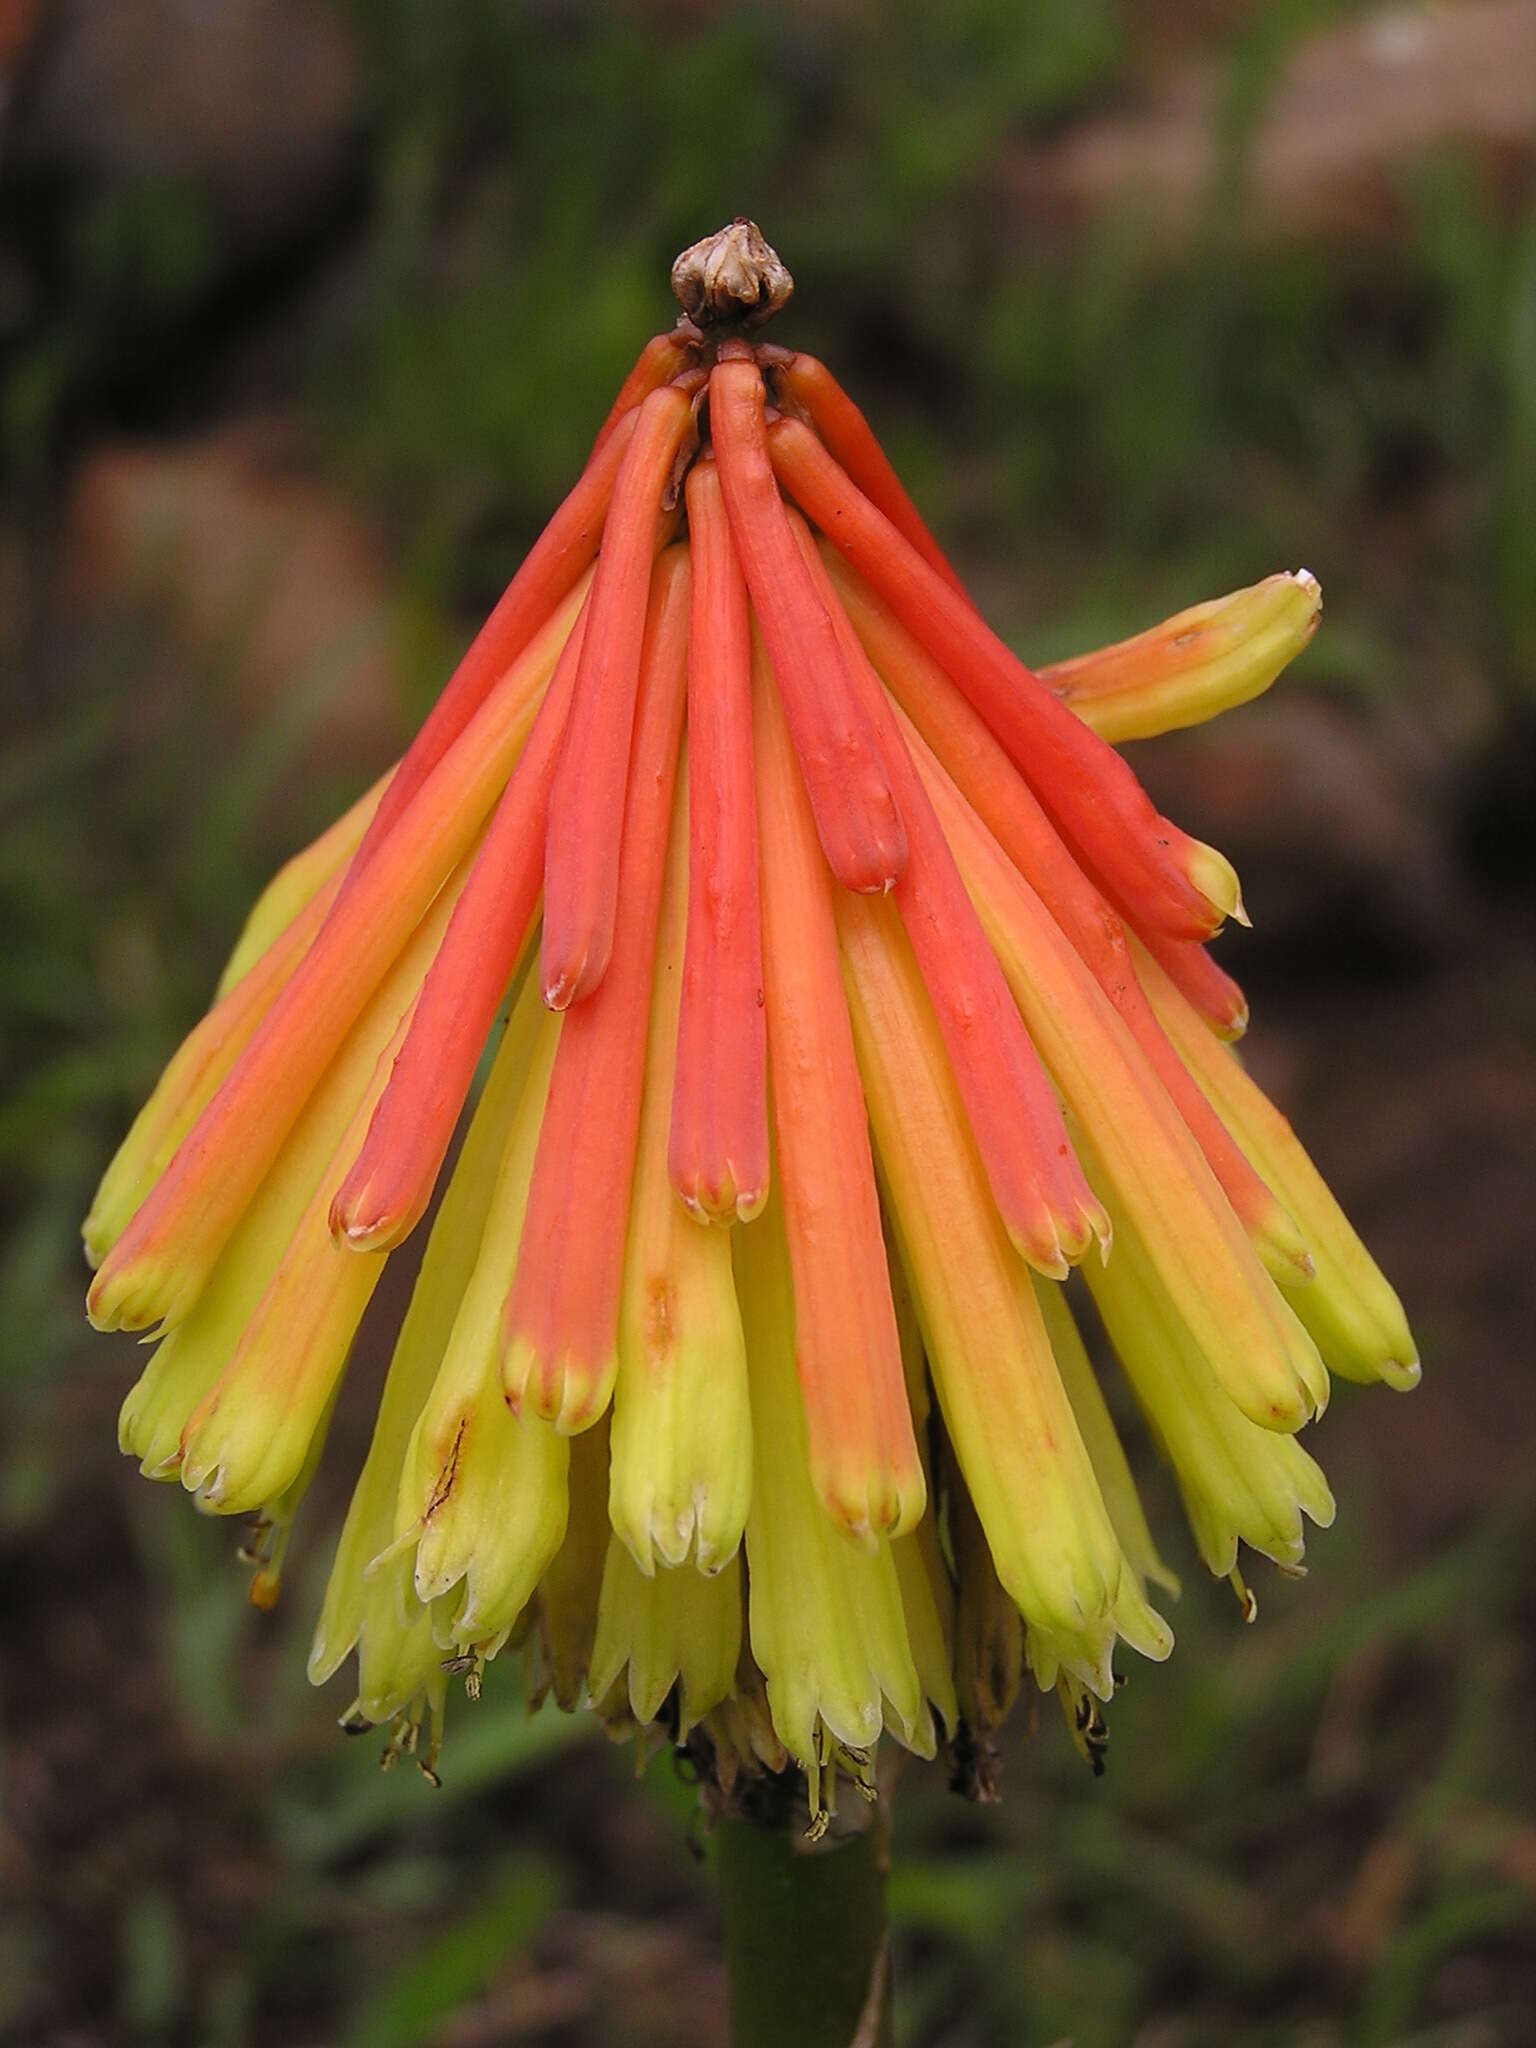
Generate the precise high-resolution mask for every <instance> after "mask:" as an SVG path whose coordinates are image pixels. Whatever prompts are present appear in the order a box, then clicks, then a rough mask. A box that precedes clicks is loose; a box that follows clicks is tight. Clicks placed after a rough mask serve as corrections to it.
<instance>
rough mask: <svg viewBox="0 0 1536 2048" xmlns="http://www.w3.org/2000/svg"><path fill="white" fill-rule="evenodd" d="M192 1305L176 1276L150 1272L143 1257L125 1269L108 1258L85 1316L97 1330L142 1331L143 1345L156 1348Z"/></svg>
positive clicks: (91, 1291) (94, 1283)
mask: <svg viewBox="0 0 1536 2048" xmlns="http://www.w3.org/2000/svg"><path fill="white" fill-rule="evenodd" d="M193 1292H194V1293H195V1290H193ZM191 1301H192V1295H191V1294H189V1293H188V1290H187V1289H186V1288H185V1287H184V1286H183V1285H181V1284H179V1282H178V1281H177V1279H176V1277H175V1276H174V1275H172V1274H167V1273H164V1272H161V1271H152V1270H149V1269H148V1268H147V1266H146V1262H145V1261H144V1259H143V1258H142V1257H141V1258H139V1259H136V1260H132V1261H130V1262H128V1263H127V1264H126V1265H124V1264H122V1263H118V1264H114V1263H113V1261H112V1260H111V1258H110V1257H108V1259H107V1260H106V1261H105V1262H104V1263H103V1265H102V1266H101V1269H100V1271H99V1272H98V1273H97V1274H96V1277H95V1279H94V1280H92V1282H91V1284H90V1287H89V1288H88V1290H87V1292H86V1297H85V1313H86V1315H87V1317H88V1318H89V1320H90V1324H91V1327H92V1329H94V1330H142V1331H144V1332H145V1333H146V1335H145V1337H144V1340H143V1341H144V1342H145V1343H150V1344H153V1343H158V1342H159V1340H160V1338H161V1337H162V1336H164V1335H165V1333H166V1332H167V1331H168V1330H170V1329H171V1328H173V1327H174V1325H175V1324H176V1323H177V1322H179V1321H180V1319H181V1316H182V1313H183V1311H184V1309H186V1308H189V1307H190V1306H191Z"/></svg>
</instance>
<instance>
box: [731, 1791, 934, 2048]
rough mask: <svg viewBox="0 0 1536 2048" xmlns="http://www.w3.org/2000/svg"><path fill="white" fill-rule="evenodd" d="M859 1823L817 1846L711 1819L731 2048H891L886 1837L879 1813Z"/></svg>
mask: <svg viewBox="0 0 1536 2048" xmlns="http://www.w3.org/2000/svg"><path fill="white" fill-rule="evenodd" d="M863 1817H864V1816H861V1818H863ZM868 1820H869V1825H867V1826H865V1827H864V1828H863V1829H862V1830H861V1831H860V1832H858V1833H856V1834H853V1833H850V1834H844V1835H841V1836H837V1837H834V1836H832V1835H829V1836H827V1837H826V1839H825V1840H823V1841H821V1842H817V1843H809V1842H807V1841H806V1840H805V1839H804V1836H803V1834H802V1833H801V1832H800V1829H799V1825H798V1824H792V1825H791V1826H787V1827H786V1826H775V1825H765V1824H763V1823H761V1822H758V1821H754V1820H744V1819H740V1818H736V1817H734V1816H733V1817H729V1818H726V1819H722V1820H721V1821H720V1823H719V1825H718V1827H717V1828H716V1831H715V1839H716V1841H717V1842H718V1844H719V1852H720V1879H721V1886H722V1889H723V1892H724V1898H725V1944H726V1957H727V1962H728V1964H729V1969H730V1994H731V2044H732V2048H787V2044H788V2048H895V2042H896V2032H895V2023H894V2020H893V2016H892V2011H891V1995H890V1993H891V1965H890V1945H889V1934H888V1930H887V1927H886V1919H885V1872H886V1860H887V1835H886V1828H885V1825H884V1821H883V1815H882V1812H881V1811H880V1810H878V1809H877V1810H876V1811H875V1812H874V1813H872V1814H870V1815H869V1816H868Z"/></svg>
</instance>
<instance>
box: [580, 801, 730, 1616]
mask: <svg viewBox="0 0 1536 2048" xmlns="http://www.w3.org/2000/svg"><path fill="white" fill-rule="evenodd" d="M687 923H688V788H687V779H686V777H680V778H679V783H678V793H677V801H676V807H675V811H674V816H673V820H672V837H671V843H670V846H669V848H668V854H667V875H666V884H665V889H664V893H663V897H662V910H661V928H660V932H659V934H658V937H657V944H656V971H655V978H654V981H653V984H652V991H651V1023H650V1037H649V1040H648V1044H647V1050H646V1068H645V1093H644V1097H643V1101H642V1105H641V1111H640V1146H639V1154H638V1157H637V1160H636V1165H635V1187H634V1194H633V1197H632V1198H631V1204H630V1218H629V1242H628V1246H627V1249H626V1251H625V1263H624V1291H623V1294H622V1297H621V1299H620V1305H619V1376H618V1382H617V1384H616V1386H615V1388H614V1395H613V1465H612V1476H611V1480H610V1486H609V1503H608V1505H609V1513H610V1515H611V1517H612V1520H613V1526H614V1528H615V1530H616V1531H617V1532H618V1534H619V1535H620V1536H621V1537H622V1538H623V1540H624V1542H625V1543H627V1544H628V1545H629V1548H630V1551H631V1553H632V1555H633V1557H634V1560H635V1563H636V1564H637V1565H638V1566H639V1568H640V1570H641V1571H642V1572H643V1573H645V1574H647V1575H649V1574H650V1573H651V1572H652V1571H654V1570H655V1568H656V1566H657V1564H658V1563H661V1564H665V1565H680V1564H682V1562H683V1561H684V1559H685V1558H688V1557H689V1556H692V1558H693V1560H694V1562H695V1563H696V1564H697V1566H698V1568H699V1570H700V1571H703V1572H711V1571H718V1570H720V1568H721V1567H722V1566H723V1565H724V1564H726V1563H727V1562H728V1560H729V1559H730V1558H731V1557H733V1556H734V1555H735V1553H736V1548H737V1546H738V1544H739V1543H740V1542H741V1534H742V1530H743V1529H744V1528H745V1527H746V1520H747V1502H748V1499H749V1498H750V1496H751V1491H752V1421H751V1416H750V1414H749V1412H748V1406H747V1356H746V1346H745V1343H744V1342H743V1339H742V1334H741V1312H740V1310H739V1309H738V1308H737V1305H736V1288H735V1283H734V1281H733V1279H732V1277H731V1244H730V1238H729V1236H728V1235H727V1233H726V1232H725V1231H723V1230H720V1229H718V1228H712V1227H711V1226H710V1225H709V1224H707V1223H702V1222H700V1221H699V1220H698V1219H697V1218H696V1217H694V1216H692V1215H690V1214H689V1212H688V1210H687V1209H685V1208H684V1207H683V1204H682V1203H681V1202H680V1201H679V1200H678V1198H677V1196H676V1195H675V1194H674V1192H673V1188H672V1183H671V1179H670V1177H669V1173H668V1167H667V1145H668V1136H669V1132H670V1128H671V1117H672V1098H673V1082H674V1075H675V1072H676V1064H677V1058H676V1055H677V1020H678V1011H679V1005H680V996H681V980H682V972H683V945H684V937H685V933H686V930H687Z"/></svg>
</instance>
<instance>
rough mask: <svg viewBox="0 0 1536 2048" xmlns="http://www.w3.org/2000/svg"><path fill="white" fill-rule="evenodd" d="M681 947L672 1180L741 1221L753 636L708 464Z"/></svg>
mask: <svg viewBox="0 0 1536 2048" xmlns="http://www.w3.org/2000/svg"><path fill="white" fill-rule="evenodd" d="M688 534H689V553H690V555H691V557H692V560H693V613H692V617H691V619H690V621H689V632H688V768H689V778H690V779H689V814H688V830H689V842H688V941H687V950H686V952H685V954H684V957H683V984H682V994H681V1004H680V1009H679V1014H678V1022H677V1076H676V1080H675V1083H674V1087H673V1095H672V1132H671V1141H670V1145H669V1148H668V1170H669V1172H670V1173H671V1176H672V1185H673V1186H674V1187H675V1188H676V1190H677V1192H678V1194H679V1195H680V1196H681V1197H682V1199H683V1201H684V1202H685V1203H686V1204H687V1206H688V1207H689V1208H690V1209H691V1210H693V1212H694V1213H695V1214H696V1215H699V1216H706V1217H711V1218H714V1219H716V1220H718V1221H722V1222H731V1221H733V1220H734V1219H737V1218H740V1219H741V1220H743V1221H749V1220H750V1219H751V1218H752V1217H753V1216H755V1215H756V1214H757V1212H758V1211H759V1209H761V1208H762V1206H763V1203H764V1202H765V1201H766V1199H767V1195H768V1075H767V1061H768V1040H767V1032H766V1029H765V1026H764V1022H763V944H762V921H761V918H760V915H759V911H758V895H757V810H756V799H755V797H754V794H753V779H752V628H751V621H750V617H749V612H748V606H747V586H746V582H745V580H744V579H743V577H742V573H741V565H740V563H739V562H738V561H737V559H736V549H735V546H734V545H733V543H732V540H731V530H730V526H729V524H728V523H727V520H726V515H725V501H724V498H723V497H722V495H721V491H720V476H719V472H718V470H717V469H716V467H715V465H714V463H712V462H698V463H696V464H695V465H694V467H693V469H692V470H691V471H690V473H689V477H688Z"/></svg>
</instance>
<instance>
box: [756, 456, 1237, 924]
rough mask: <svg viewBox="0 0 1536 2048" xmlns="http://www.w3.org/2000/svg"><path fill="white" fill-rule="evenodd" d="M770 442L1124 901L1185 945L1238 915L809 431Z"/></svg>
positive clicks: (1209, 870)
mask: <svg viewBox="0 0 1536 2048" xmlns="http://www.w3.org/2000/svg"><path fill="white" fill-rule="evenodd" d="M769 443H770V449H771V454H772V460H773V466H774V470H775V472H776V474H777V475H778V477H779V480H780V482H781V483H782V484H783V485H784V487H785V489H786V490H787V491H788V492H789V494H790V496H791V497H793V498H794V500H795V502H796V504H798V505H799V507H800V509H801V510H802V511H803V512H804V513H805V514H806V516H807V517H808V518H809V519H810V520H811V522H812V524H813V525H816V526H819V527H821V529H822V531H823V532H824V533H826V535H827V536H828V538H829V539H830V540H831V541H832V543H833V545H834V546H835V547H837V548H838V549H839V550H840V552H841V553H842V554H844V555H845V556H846V557H847V558H848V560H849V561H850V562H851V563H852V564H853V566H854V568H855V569H857V570H858V571H859V573H860V574H861V575H862V576H864V577H865V578H866V579H867V580H868V582H869V583H870V585H871V586H872V588H873V589H875V590H876V591H878V592H879V594H880V596H881V597H883V598H884V599H885V601H886V603H887V604H889V605H890V607H891V609H892V611H894V612H895V614H896V616H897V617H898V618H899V619H900V620H901V622H902V623H903V625H905V626H907V627H908V628H909V629H910V631H911V632H912V633H913V634H914V635H915V636H916V638H917V639H918V640H920V641H921V642H922V643H923V645H924V646H926V647H927V648H929V650H930V651H931V652H932V653H933V655H934V656H935V658H936V659H937V660H938V662H939V663H940V665H941V666H942V667H943V668H945V669H947V670H948V672H949V673H950V675H952V676H953V677H954V679H955V681H956V682H957V683H958V684H959V685H960V687H961V689H962V690H964V691H965V693H966V695H967V696H968V697H969V698H970V700H971V702H972V703H973V704H974V705H975V706H976V709H977V710H978V711H979V712H980V713H981V715H982V716H983V718H985V719H986V721H987V723H988V724H989V725H990V726H991V727H992V729H993V731H994V732H995V733H996V734H997V736H998V738H999V739H1000V740H1001V741H1002V742H1003V744H1004V746H1006V747H1007V749H1008V751H1009V753H1010V754H1012V756H1013V758H1014V759H1015V760H1016V761H1017V762H1018V764H1019V766H1020V768H1021V769H1023V771H1024V773H1025V775H1026V777H1027V778H1028V779H1029V781H1030V784H1031V787H1033V788H1034V789H1035V793H1036V795H1037V796H1039V798H1040V801H1041V802H1042V803H1043V804H1044V805H1045V807H1046V809H1047V810H1048V811H1050V813H1051V815H1052V816H1053V817H1054V818H1055V820H1056V822H1057V824H1058V825H1059V826H1060V828H1061V831H1062V834H1063V836H1064V837H1065V838H1066V839H1067V840H1069V841H1070V842H1071V843H1072V844H1073V845H1074V846H1075V847H1076V849H1077V851H1078V852H1079V853H1080V854H1084V855H1086V856H1087V857H1088V858H1089V859H1090V860H1093V861H1095V862H1096V863H1097V864H1098V865H1099V866H1100V867H1101V868H1102V870H1103V872H1104V873H1105V874H1106V875H1107V876H1108V877H1109V879H1110V882H1111V885H1112V888H1113V890H1114V893H1115V895H1116V899H1117V901H1119V902H1121V903H1122V904H1134V905H1137V906H1138V907H1144V915H1145V916H1146V917H1147V919H1148V920H1149V921H1150V922H1151V923H1152V924H1153V925H1154V926H1155V927H1156V928H1157V929H1158V930H1164V931H1168V932H1170V933H1172V934H1173V935H1174V936H1175V937H1177V938H1186V939H1188V938H1204V937H1206V936H1207V935H1208V934H1209V933H1211V932H1213V931H1215V930H1217V929H1218V928H1219V927H1220V925H1221V922H1222V920H1223V919H1224V918H1225V917H1227V916H1229V915H1231V914H1234V913H1235V912H1236V910H1237V908H1238V905H1239V898H1238V896H1237V886H1236V878H1235V876H1233V874H1232V872H1231V869H1230V868H1228V867H1227V865H1226V863H1225V861H1223V860H1222V858H1221V856H1220V855H1219V854H1218V853H1215V852H1214V851H1213V849H1212V848H1210V847H1208V846H1202V845H1201V844H1200V842H1199V841H1198V840H1194V839H1191V838H1189V837H1188V836H1187V834H1185V833H1183V832H1181V831H1180V830H1179V829H1178V827H1177V826H1176V825H1170V824H1169V822H1168V820H1167V819H1166V818H1160V817H1159V816H1158V814H1157V812H1156V811H1154V810H1153V808H1152V805H1151V803H1150V802H1149V801H1148V799H1147V796H1146V793H1145V791H1144V790H1143V789H1142V787H1141V784H1140V783H1139V782H1138V781H1137V780H1136V778H1135V776H1134V775H1133V774H1132V773H1131V771H1130V769H1129V768H1128V767H1127V766H1126V764H1125V762H1124V761H1122V760H1121V759H1120V757H1119V755H1118V754H1116V753H1115V752H1114V750H1113V749H1112V748H1111V747H1108V746H1106V745H1105V744H1104V743H1103V741H1101V740H1098V739H1096V738H1095V737H1094V735H1093V734H1092V733H1091V732H1090V731H1089V730H1088V728H1087V727H1086V726H1084V725H1083V724H1082V723H1081V721H1080V720H1078V719H1077V718H1075V717H1074V716H1073V715H1072V713H1071V712H1070V711H1069V710H1068V709H1067V708H1066V706H1065V705H1064V704H1062V703H1060V702H1059V701H1058V699H1056V698H1055V697H1053V696H1052V695H1051V693H1050V691H1049V690H1046V689H1043V688H1042V687H1041V686H1040V683H1039V682H1038V680H1037V679H1036V678H1035V677H1034V676H1033V675H1032V674H1031V673H1030V671H1029V670H1028V669H1027V668H1026V667H1025V666H1024V664H1023V662H1021V661H1020V660H1019V659H1018V658H1017V656H1015V655H1013V654H1010V653H1009V651H1008V649H1007V648H1006V647H1005V646H1004V645H1003V643H1002V641H1001V640H999V639H998V637H997V635H996V634H995V633H993V632H991V631H990V630H989V628H988V627H986V626H985V625H983V624H982V622H981V620H980V619H979V618H978V617H977V615H976V612H975V610H974V609H973V608H972V606H971V605H970V604H969V603H968V602H967V601H966V600H965V599H964V598H962V597H960V596H959V595H957V593H956V592H955V591H954V590H952V589H951V588H950V586H949V585H948V584H947V583H946V582H945V581H944V579H943V577H942V576H940V575H939V574H938V573H937V571H936V570H934V569H932V568H930V567H929V565H928V563H927V562H925V561H924V560H923V558H922V556H921V555H920V554H919V553H918V552H917V550H916V549H915V548H914V547H912V546H911V545H910V544H909V543H908V542H907V541H905V540H903V538H902V536H901V535H900V534H899V533H898V532H897V530H896V528H895V527H894V526H893V525H892V524H891V522H890V520H888V519H887V518H886V517H885V515H884V514H883V513H882V512H880V511H878V510H877V509H876V507H875V506H873V505H872V504H870V502H869V500H868V499H867V498H866V497H865V496H864V495H863V493H862V492H861V491H859V490H856V489H855V488H854V486H853V484H852V483H851V482H850V481H849V479H848V477H847V476H846V475H845V474H844V473H843V471H842V470H841V469H839V468H838V466H837V464H836V463H835V462H834V461H833V459H832V457H831V456H830V455H829V454H828V453H827V451H826V449H825V448H823V447H822V445H821V443H820V442H819V441H818V440H817V438H816V436H815V435H814V434H813V433H812V432H811V430H810V428H809V427H807V426H805V425H803V424H802V423H801V422H800V421H799V420H792V419H783V420H780V421H778V422H777V423H776V424H775V426H774V428H773V432H772V434H771V435H770V437H769Z"/></svg>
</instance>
